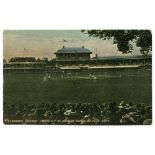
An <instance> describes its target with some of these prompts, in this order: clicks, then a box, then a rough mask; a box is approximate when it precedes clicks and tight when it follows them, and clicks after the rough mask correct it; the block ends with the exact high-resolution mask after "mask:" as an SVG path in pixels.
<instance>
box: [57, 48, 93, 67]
mask: <svg viewBox="0 0 155 155" xmlns="http://www.w3.org/2000/svg"><path fill="white" fill-rule="evenodd" d="M90 54H92V52H91V51H90V50H89V49H87V48H85V47H84V46H82V47H64V46H63V48H62V49H59V50H58V51H57V52H55V55H56V59H55V61H56V64H57V65H71V64H86V63H88V62H89V60H90Z"/></svg>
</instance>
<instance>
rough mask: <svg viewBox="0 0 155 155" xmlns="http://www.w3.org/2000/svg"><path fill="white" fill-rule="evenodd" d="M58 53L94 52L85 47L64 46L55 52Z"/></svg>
mask: <svg viewBox="0 0 155 155" xmlns="http://www.w3.org/2000/svg"><path fill="white" fill-rule="evenodd" d="M57 53H89V54H91V53H92V52H91V51H90V50H89V49H87V48H84V47H63V48H62V49H59V50H58V51H57V52H56V53H55V54H57Z"/></svg>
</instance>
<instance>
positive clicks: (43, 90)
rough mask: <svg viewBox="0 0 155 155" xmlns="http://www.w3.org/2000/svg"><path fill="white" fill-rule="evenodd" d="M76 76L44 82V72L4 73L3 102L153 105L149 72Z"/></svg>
mask: <svg viewBox="0 0 155 155" xmlns="http://www.w3.org/2000/svg"><path fill="white" fill-rule="evenodd" d="M92 74H93V75H95V76H96V79H90V78H89V73H79V74H78V75H74V74H73V75H69V76H64V77H63V78H62V76H61V75H54V76H52V78H51V79H50V80H46V81H43V78H44V76H45V73H4V102H5V103H7V104H12V103H13V104H25V103H27V104H38V103H45V102H46V103H47V102H49V103H56V104H59V103H67V102H70V103H77V102H81V103H83V102H96V103H109V102H112V101H115V102H117V103H119V102H120V101H121V100H125V101H127V102H133V103H144V104H147V105H151V104H152V80H151V71H150V70H138V69H131V70H109V71H106V72H105V71H104V72H94V73H92Z"/></svg>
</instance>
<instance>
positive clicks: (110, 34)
mask: <svg viewBox="0 0 155 155" xmlns="http://www.w3.org/2000/svg"><path fill="white" fill-rule="evenodd" d="M82 32H83V33H86V34H88V35H89V36H90V37H91V36H92V37H96V38H100V39H103V40H106V39H108V40H109V39H112V40H113V44H117V48H118V50H119V51H121V52H122V53H132V51H133V43H136V46H137V47H140V52H141V53H142V54H144V55H147V54H148V53H149V52H150V51H151V50H152V34H151V31H150V30H82Z"/></svg>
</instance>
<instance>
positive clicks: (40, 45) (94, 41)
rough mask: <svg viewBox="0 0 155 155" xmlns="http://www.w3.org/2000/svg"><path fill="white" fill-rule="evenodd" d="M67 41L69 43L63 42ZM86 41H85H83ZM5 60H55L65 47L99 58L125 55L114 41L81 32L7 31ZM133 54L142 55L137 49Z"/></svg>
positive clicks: (4, 39) (4, 35) (5, 36)
mask: <svg viewBox="0 0 155 155" xmlns="http://www.w3.org/2000/svg"><path fill="white" fill-rule="evenodd" d="M63 40H66V41H67V42H65V43H64V42H63ZM83 40H84V41H83ZM3 41H4V43H3V46H4V54H3V56H4V59H7V60H8V59H10V58H11V57H15V56H34V57H37V58H42V57H48V58H49V59H51V58H54V57H55V55H54V53H55V52H56V51H57V50H58V49H60V48H62V46H63V45H64V46H65V47H82V45H84V46H85V47H86V48H88V49H90V50H91V51H92V52H93V54H92V57H93V56H95V55H96V53H97V54H98V55H99V56H118V55H124V54H122V53H121V52H119V51H118V50H117V46H116V45H114V44H113V43H112V40H101V39H98V38H94V37H89V36H88V35H87V34H83V33H82V32H81V31H80V30H6V31H4V34H3ZM132 54H135V55H137V54H140V52H139V51H138V48H135V49H134V51H133V53H132Z"/></svg>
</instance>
